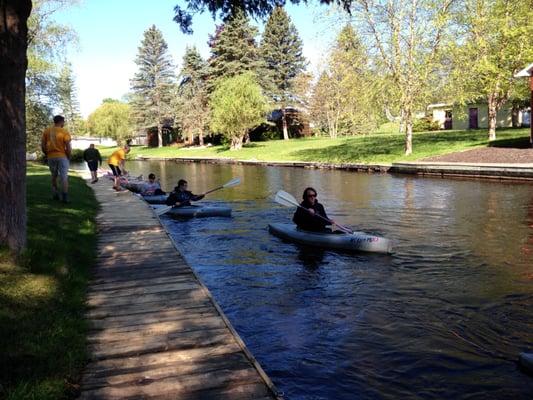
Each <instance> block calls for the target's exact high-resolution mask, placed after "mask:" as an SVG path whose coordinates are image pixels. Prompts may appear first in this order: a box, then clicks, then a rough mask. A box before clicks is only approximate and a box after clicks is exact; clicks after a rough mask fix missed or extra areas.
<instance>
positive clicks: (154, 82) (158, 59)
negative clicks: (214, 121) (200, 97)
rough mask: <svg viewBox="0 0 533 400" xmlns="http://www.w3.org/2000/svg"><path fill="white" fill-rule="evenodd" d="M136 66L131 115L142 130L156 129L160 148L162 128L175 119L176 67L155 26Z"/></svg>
mask: <svg viewBox="0 0 533 400" xmlns="http://www.w3.org/2000/svg"><path fill="white" fill-rule="evenodd" d="M138 50H139V52H138V55H137V58H136V59H135V63H136V64H137V66H138V67H139V70H138V71H137V73H135V75H134V77H133V79H132V80H131V88H132V91H133V101H132V106H133V107H132V111H133V117H134V120H135V122H136V125H137V127H138V128H140V129H147V128H150V127H151V126H154V125H156V126H157V139H158V146H159V147H162V146H163V124H164V122H165V120H167V119H169V118H171V116H172V106H171V102H172V97H173V88H174V81H175V75H174V65H173V63H172V59H171V57H170V55H169V54H168V46H167V43H166V42H165V40H164V39H163V34H162V33H161V31H160V30H159V29H157V28H156V26H155V25H152V26H151V27H150V28H149V29H148V30H147V31H145V32H144V38H143V40H142V42H141V46H140V47H139V49H138Z"/></svg>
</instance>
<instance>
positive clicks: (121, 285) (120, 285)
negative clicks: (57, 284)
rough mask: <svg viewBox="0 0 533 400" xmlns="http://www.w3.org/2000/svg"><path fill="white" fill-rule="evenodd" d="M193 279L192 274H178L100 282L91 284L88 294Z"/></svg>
mask: <svg viewBox="0 0 533 400" xmlns="http://www.w3.org/2000/svg"><path fill="white" fill-rule="evenodd" d="M192 279H194V276H193V275H192V274H186V275H184V274H180V275H171V276H163V277H150V278H146V279H143V280H140V279H138V280H131V279H129V280H124V281H119V282H107V281H102V282H101V283H95V282H93V283H92V284H91V287H90V290H89V291H88V294H92V293H96V292H104V291H113V290H119V289H129V288H133V287H137V286H138V285H139V284H140V283H142V284H143V285H144V286H145V287H148V286H152V285H161V284H165V283H167V284H168V283H178V282H184V281H187V280H192Z"/></svg>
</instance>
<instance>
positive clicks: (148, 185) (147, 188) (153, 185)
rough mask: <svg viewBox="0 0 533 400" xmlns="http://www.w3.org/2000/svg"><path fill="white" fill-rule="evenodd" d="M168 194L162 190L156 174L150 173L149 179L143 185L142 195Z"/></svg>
mask: <svg viewBox="0 0 533 400" xmlns="http://www.w3.org/2000/svg"><path fill="white" fill-rule="evenodd" d="M163 194H166V193H165V192H163V190H161V184H160V183H159V180H157V181H156V179H155V174H152V173H151V174H150V175H148V181H147V182H143V184H142V185H141V195H143V196H157V195H163Z"/></svg>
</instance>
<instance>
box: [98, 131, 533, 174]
mask: <svg viewBox="0 0 533 400" xmlns="http://www.w3.org/2000/svg"><path fill="white" fill-rule="evenodd" d="M497 137H498V140H497V141H495V142H493V143H491V144H490V145H491V147H497V146H500V145H501V146H509V144H511V145H513V144H514V145H518V146H521V145H523V143H522V142H525V143H527V142H528V140H529V139H528V138H529V130H528V129H527V128H525V129H502V130H498V131H497ZM488 147H489V143H488V140H487V132H486V131H485V130H472V131H437V132H421V133H415V134H414V135H413V149H414V153H413V154H412V155H410V156H405V155H404V136H403V135H402V134H372V135H367V136H356V137H343V138H336V139H330V138H324V137H316V138H302V139H290V140H287V141H285V140H271V141H267V142H252V143H250V144H249V145H247V146H245V147H244V148H243V149H241V150H235V151H231V150H229V148H227V147H226V146H211V147H173V146H167V147H162V148H150V147H145V146H134V147H133V148H132V151H131V152H130V154H129V155H128V158H129V159H184V158H185V159H187V158H190V159H192V158H201V159H220V160H228V161H232V160H233V161H235V160H240V161H263V162H291V163H294V162H301V163H322V164H337V165H338V164H365V165H390V164H392V163H397V162H413V161H419V160H423V159H425V158H428V157H436V156H443V155H447V154H450V153H457V152H463V151H465V150H472V149H475V148H488ZM113 150H114V149H110V148H108V149H101V152H102V156H104V157H106V156H108V155H110V154H111V152H112V151H113ZM531 162H533V160H532V161H531Z"/></svg>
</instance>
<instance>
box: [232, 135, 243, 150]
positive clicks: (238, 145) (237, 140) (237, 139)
mask: <svg viewBox="0 0 533 400" xmlns="http://www.w3.org/2000/svg"><path fill="white" fill-rule="evenodd" d="M244 136H245V135H240V136H232V137H231V145H230V148H229V149H230V150H240V149H242V142H243V140H244Z"/></svg>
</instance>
